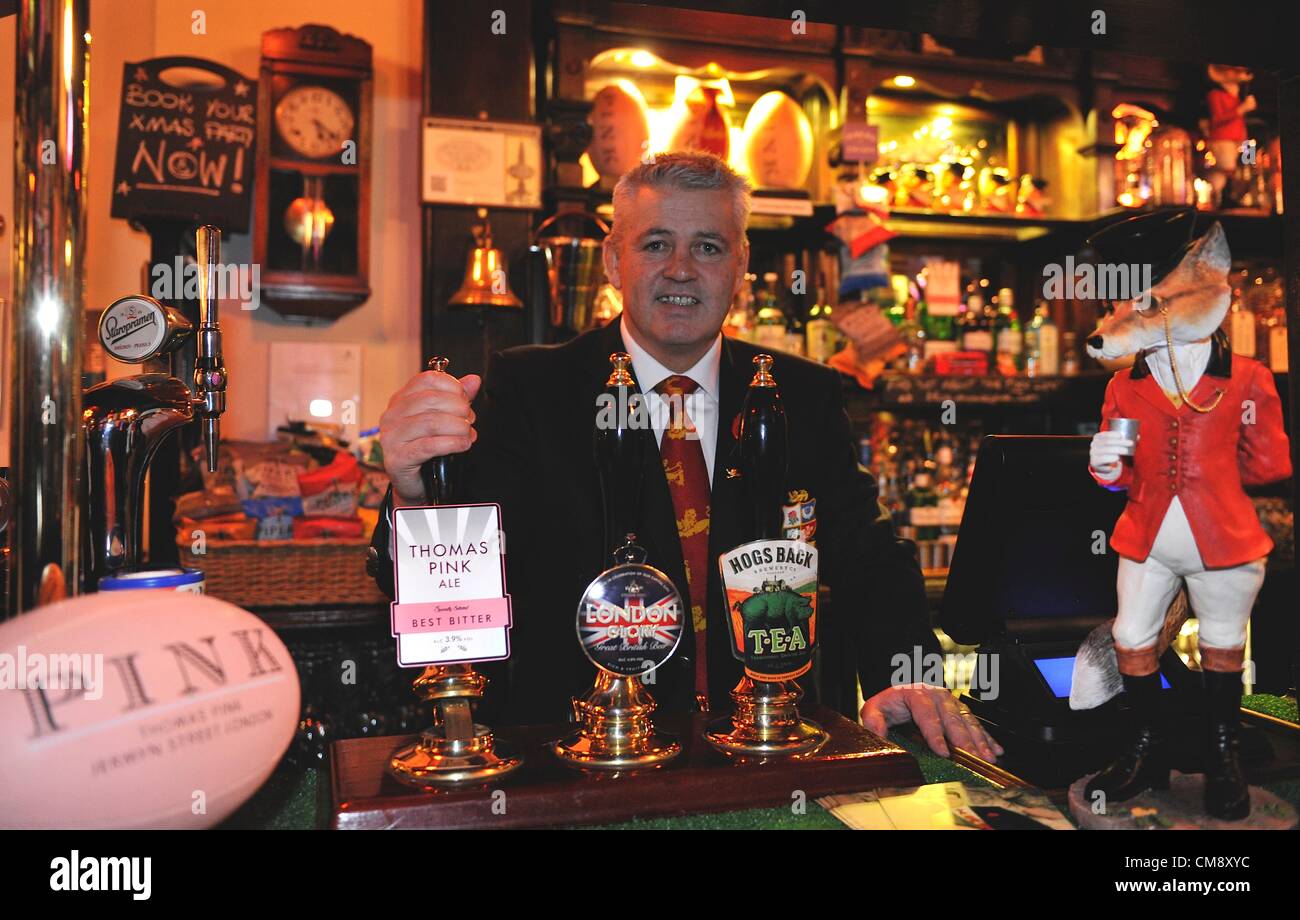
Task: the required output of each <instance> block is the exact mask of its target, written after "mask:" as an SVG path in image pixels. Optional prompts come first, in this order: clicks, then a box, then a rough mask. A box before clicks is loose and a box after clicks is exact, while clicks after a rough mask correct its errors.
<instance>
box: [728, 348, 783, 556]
mask: <svg viewBox="0 0 1300 920" xmlns="http://www.w3.org/2000/svg"><path fill="white" fill-rule="evenodd" d="M754 367H755V373H754V377H753V379H752V380H751V381H750V382H749V389H748V390H747V391H746V393H745V402H744V405H743V407H742V408H741V411H740V462H741V478H742V480H743V481H744V483H745V496H746V502H747V503H748V504H749V507H750V509H751V511H752V512H753V528H754V535H753V536H754V539H756V540H773V539H778V538H779V537H780V536H781V504H782V499H783V497H784V494H783V493H784V489H785V474H786V469H787V466H788V464H789V455H790V444H789V430H788V428H787V425H786V417H785V407H784V406H782V404H781V393H780V391H779V390H778V389H777V386H776V379H775V378H774V377H773V376H772V356H771V355H767V354H762V355H755V356H754Z"/></svg>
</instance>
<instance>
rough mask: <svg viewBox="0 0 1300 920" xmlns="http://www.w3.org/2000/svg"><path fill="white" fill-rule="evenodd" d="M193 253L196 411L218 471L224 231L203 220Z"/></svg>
mask: <svg viewBox="0 0 1300 920" xmlns="http://www.w3.org/2000/svg"><path fill="white" fill-rule="evenodd" d="M194 255H195V260H196V261H197V262H198V268H199V331H198V348H197V353H196V355H195V358H194V392H195V404H196V414H197V415H198V417H199V419H200V420H201V421H202V425H203V449H204V452H205V453H206V455H207V461H208V472H209V473H215V472H216V471H217V447H218V445H219V444H220V441H221V415H222V413H223V412H225V411H226V382H227V378H226V367H225V365H224V364H223V363H222V357H221V323H220V322H219V321H218V313H217V290H216V280H217V272H218V266H219V265H220V264H221V231H220V230H218V229H217V228H216V227H213V226H211V225H209V224H204V225H203V226H202V227H199V229H198V230H197V231H196V232H195V240H194Z"/></svg>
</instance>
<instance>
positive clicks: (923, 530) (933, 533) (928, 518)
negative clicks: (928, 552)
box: [907, 464, 939, 540]
mask: <svg viewBox="0 0 1300 920" xmlns="http://www.w3.org/2000/svg"><path fill="white" fill-rule="evenodd" d="M907 507H908V519H909V521H910V523H911V525H912V527H913V528H914V530H915V532H916V539H918V540H934V539H936V538H937V537H938V536H939V496H938V495H936V494H935V492H934V486H933V476H932V474H931V472H930V471H929V470H928V469H926V468H925V467H924V465H920V464H918V466H917V468H916V472H914V473H913V474H912V487H911V489H909V490H908V493H907Z"/></svg>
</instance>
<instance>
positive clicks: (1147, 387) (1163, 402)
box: [1129, 353, 1178, 416]
mask: <svg viewBox="0 0 1300 920" xmlns="http://www.w3.org/2000/svg"><path fill="white" fill-rule="evenodd" d="M1138 360H1139V361H1141V362H1142V367H1143V369H1144V370H1146V374H1144V375H1142V377H1141V379H1140V380H1138V381H1137V392H1138V395H1139V396H1141V397H1142V398H1143V399H1145V400H1146V401H1147V402H1149V403H1151V405H1153V406H1155V407H1156V408H1157V409H1159V410H1160V411H1161V412H1163V413H1165V415H1173V416H1176V415H1178V409H1177V408H1176V407H1175V406H1174V404H1173V401H1172V400H1170V398H1169V397H1168V396H1166V395H1165V391H1164V390H1162V389H1161V388H1160V384H1159V383H1157V382H1156V375H1155V374H1153V373H1151V369H1150V368H1148V367H1147V366H1146V360H1147V359H1146V355H1145V354H1143V353H1139V355H1138ZM1132 376H1133V375H1132V374H1130V375H1129V377H1130V379H1132Z"/></svg>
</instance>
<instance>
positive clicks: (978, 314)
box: [961, 294, 993, 355]
mask: <svg viewBox="0 0 1300 920" xmlns="http://www.w3.org/2000/svg"><path fill="white" fill-rule="evenodd" d="M961 350H962V351H979V352H983V353H984V354H986V355H991V354H992V353H993V330H992V328H991V327H990V326H989V325H988V323H987V319H986V317H985V315H984V297H983V295H981V294H971V295H970V297H968V298H967V299H966V327H965V329H964V330H963V331H962V337H961Z"/></svg>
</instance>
